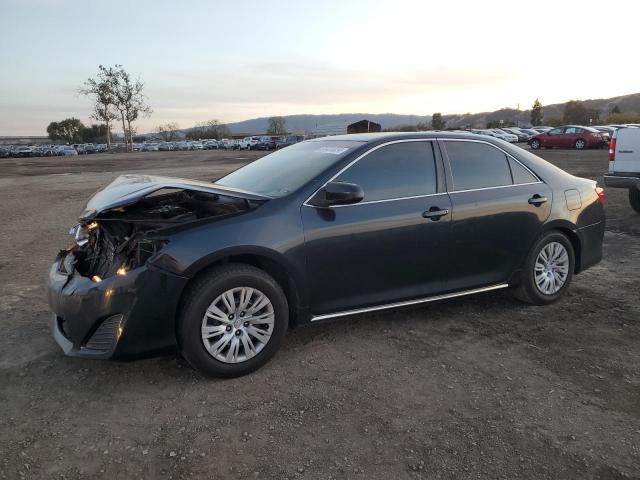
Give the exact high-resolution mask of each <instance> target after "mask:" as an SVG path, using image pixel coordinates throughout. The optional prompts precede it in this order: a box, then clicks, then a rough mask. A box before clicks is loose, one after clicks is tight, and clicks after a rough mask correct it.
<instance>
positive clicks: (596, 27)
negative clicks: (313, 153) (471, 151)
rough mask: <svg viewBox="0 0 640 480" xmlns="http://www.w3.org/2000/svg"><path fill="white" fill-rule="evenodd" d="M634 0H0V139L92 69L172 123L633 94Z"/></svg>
mask: <svg viewBox="0 0 640 480" xmlns="http://www.w3.org/2000/svg"><path fill="white" fill-rule="evenodd" d="M638 14H640V2H638V1H637V0H628V1H626V0H620V1H616V2H612V3H606V2H605V3H603V2H602V1H597V2H596V1H585V0H583V1H581V2H562V1H559V0H553V1H548V0H537V1H535V2H519V1H513V0H512V1H492V0H485V1H483V2H480V1H477V0H469V1H467V0H456V1H440V2H433V1H428V0H416V1H412V0H406V1H405V0H393V1H382V0H380V1H378V0H327V1H322V0H315V1H308V0H297V1H288V0H283V1H279V0H272V1H269V2H267V1H249V0H234V1H228V0H226V1H215V0H210V1H190V0H182V1H176V0H174V1H164V0H155V1H146V0H140V1H138V0H127V1H120V0H113V1H100V2H98V1H87V0H82V1H74V0H0V19H1V22H0V24H1V25H2V29H1V30H0V136H4V135H45V134H46V127H47V125H48V124H49V122H51V121H54V120H61V119H63V118H67V117H70V116H74V117H77V118H80V119H81V120H82V121H83V122H84V123H86V124H89V123H91V119H90V118H89V115H90V113H91V102H90V100H89V99H87V98H85V97H82V96H79V95H78V94H77V90H78V88H79V87H80V86H81V85H82V83H83V81H84V80H86V79H87V78H88V77H91V76H93V75H95V74H96V72H97V68H98V65H99V64H103V65H113V64H116V63H118V64H122V65H123V66H124V67H125V69H126V70H128V71H129V72H131V73H132V74H134V75H136V76H138V75H139V76H140V78H141V79H142V80H143V81H144V82H145V93H146V95H147V100H148V103H149V104H150V106H151V107H152V108H153V114H152V116H151V117H149V118H145V119H141V120H140V121H139V122H138V125H137V129H138V131H139V132H150V131H152V130H153V129H154V128H155V127H156V126H157V125H160V124H163V123H167V122H177V123H178V124H179V126H180V127H182V128H186V127H190V126H193V125H194V124H196V123H197V122H202V121H206V120H209V119H219V120H220V121H222V122H235V121H240V120H246V119H249V118H255V117H263V116H272V115H289V114H304V113H307V114H321V113H356V112H357V113H360V112H366V113H400V114H415V115H430V114H432V113H434V112H442V113H444V114H449V113H467V112H480V111H491V110H496V109H499V108H502V107H517V106H518V105H519V106H520V108H522V109H527V108H529V107H530V106H531V104H532V103H533V101H534V99H535V98H536V97H537V98H540V100H541V101H542V103H543V104H552V103H558V102H564V101H567V100H570V99H588V98H607V97H613V96H618V95H625V94H630V93H638V92H640V63H639V62H638V61H637V58H636V57H637V54H636V53H635V52H636V50H637V30H638V26H637V18H638Z"/></svg>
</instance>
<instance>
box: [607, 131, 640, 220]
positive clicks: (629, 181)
mask: <svg viewBox="0 0 640 480" xmlns="http://www.w3.org/2000/svg"><path fill="white" fill-rule="evenodd" d="M604 184H605V185H606V186H607V187H614V188H627V189H629V203H631V207H632V208H633V209H634V210H635V211H636V212H638V213H640V128H621V129H619V130H617V131H616V132H615V133H614V134H613V138H612V139H611V143H610V144H609V172H608V173H606V174H605V175H604Z"/></svg>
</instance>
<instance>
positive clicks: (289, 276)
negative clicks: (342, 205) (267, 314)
mask: <svg viewBox="0 0 640 480" xmlns="http://www.w3.org/2000/svg"><path fill="white" fill-rule="evenodd" d="M231 263H239V264H245V265H251V266H253V267H256V268H259V269H260V270H262V271H264V272H266V273H267V274H269V275H270V276H271V277H273V279H274V280H275V281H276V282H278V285H280V288H282V291H283V292H284V294H285V296H286V298H287V303H288V304H289V326H290V327H294V326H295V325H296V324H297V323H298V319H299V317H300V310H301V305H302V303H303V298H302V295H303V294H302V292H301V291H300V287H299V282H297V281H296V275H295V274H294V273H293V271H294V269H293V267H292V266H291V265H290V264H289V262H287V260H286V259H285V258H284V257H283V256H282V254H280V253H278V252H275V251H273V250H269V249H266V248H259V247H247V248H242V247H239V248H231V249H226V250H222V251H220V252H217V253H216V254H215V255H212V256H209V257H206V258H204V259H202V260H201V261H199V262H198V264H197V265H194V266H192V267H190V268H189V269H188V271H187V273H188V276H189V281H188V282H187V284H186V285H185V286H184V288H183V289H182V292H181V294H180V300H179V302H178V312H179V311H180V309H181V308H182V302H183V298H184V297H185V295H186V292H187V291H188V290H189V287H190V286H191V285H193V284H194V283H195V281H196V280H197V279H199V278H202V277H203V276H205V275H207V274H208V273H209V272H210V271H211V270H213V269H215V268H216V267H219V266H221V265H226V264H231ZM176 328H178V322H176Z"/></svg>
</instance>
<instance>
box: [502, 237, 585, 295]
mask: <svg viewBox="0 0 640 480" xmlns="http://www.w3.org/2000/svg"><path fill="white" fill-rule="evenodd" d="M543 251H544V252H543ZM574 269H575V253H574V251H573V245H572V244H571V242H570V241H569V239H568V238H567V237H566V236H565V235H564V234H562V233H560V232H557V231H551V232H547V233H544V234H543V235H542V236H541V237H540V238H539V239H538V240H537V241H536V243H535V244H534V246H533V248H531V251H530V252H529V255H528V256H527V259H526V261H525V263H524V266H523V269H522V278H521V281H520V285H519V286H518V288H517V289H516V290H515V291H514V292H513V293H514V296H515V297H516V298H518V299H519V300H522V301H523V302H527V303H531V304H533V305H548V304H550V303H553V302H555V301H556V300H558V299H559V298H560V297H562V296H563V295H564V294H565V292H566V291H567V289H568V288H569V284H570V283H571V280H572V278H573V271H574Z"/></svg>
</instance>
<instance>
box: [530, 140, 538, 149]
mask: <svg viewBox="0 0 640 480" xmlns="http://www.w3.org/2000/svg"><path fill="white" fill-rule="evenodd" d="M531 148H533V149H534V150H538V149H539V148H540V140H531Z"/></svg>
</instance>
